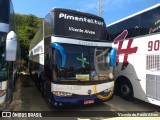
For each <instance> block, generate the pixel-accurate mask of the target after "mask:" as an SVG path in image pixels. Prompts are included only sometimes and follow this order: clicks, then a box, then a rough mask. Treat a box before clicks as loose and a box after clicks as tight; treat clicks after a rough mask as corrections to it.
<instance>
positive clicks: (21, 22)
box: [15, 14, 42, 65]
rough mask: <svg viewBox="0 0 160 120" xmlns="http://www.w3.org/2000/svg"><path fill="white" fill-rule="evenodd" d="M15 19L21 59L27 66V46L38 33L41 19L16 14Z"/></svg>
mask: <svg viewBox="0 0 160 120" xmlns="http://www.w3.org/2000/svg"><path fill="white" fill-rule="evenodd" d="M15 17H16V30H17V36H18V39H19V40H20V44H21V51H22V52H21V58H22V59H23V60H24V61H25V63H26V65H27V62H28V54H29V46H30V43H31V40H32V39H33V37H34V36H35V34H36V32H37V31H38V28H39V26H40V23H41V22H42V19H41V18H38V17H36V16H35V15H31V14H30V15H21V14H16V16H15Z"/></svg>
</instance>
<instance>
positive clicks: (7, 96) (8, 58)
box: [0, 0, 20, 111]
mask: <svg viewBox="0 0 160 120" xmlns="http://www.w3.org/2000/svg"><path fill="white" fill-rule="evenodd" d="M14 31H15V18H14V9H13V6H12V2H11V0H0V111H2V110H4V109H5V108H6V107H7V106H8V104H9V103H10V101H11V100H12V96H13V91H14V87H15V80H16V78H17V74H18V69H19V60H20V59H19V58H20V47H19V42H18V40H17V36H16V34H15V32H14Z"/></svg>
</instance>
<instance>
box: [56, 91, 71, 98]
mask: <svg viewBox="0 0 160 120" xmlns="http://www.w3.org/2000/svg"><path fill="white" fill-rule="evenodd" d="M53 95H54V96H60V97H70V96H72V93H69V92H60V91H54V92H53Z"/></svg>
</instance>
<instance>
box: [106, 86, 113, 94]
mask: <svg viewBox="0 0 160 120" xmlns="http://www.w3.org/2000/svg"><path fill="white" fill-rule="evenodd" d="M111 91H113V87H111V88H108V89H105V90H104V92H105V93H107V92H111Z"/></svg>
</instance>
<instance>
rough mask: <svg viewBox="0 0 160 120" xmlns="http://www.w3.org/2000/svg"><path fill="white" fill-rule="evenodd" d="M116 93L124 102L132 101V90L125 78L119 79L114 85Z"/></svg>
mask: <svg viewBox="0 0 160 120" xmlns="http://www.w3.org/2000/svg"><path fill="white" fill-rule="evenodd" d="M116 87H117V88H116V93H117V94H118V95H119V96H120V97H122V98H123V99H124V100H128V101H129V100H131V99H133V88H132V85H131V83H130V81H129V80H128V79H127V78H123V79H122V78H121V79H120V80H119V82H117V84H116Z"/></svg>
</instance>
